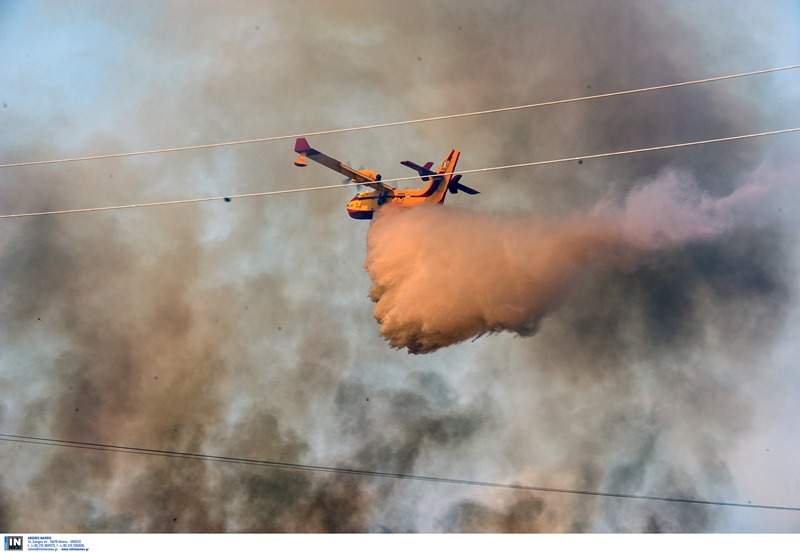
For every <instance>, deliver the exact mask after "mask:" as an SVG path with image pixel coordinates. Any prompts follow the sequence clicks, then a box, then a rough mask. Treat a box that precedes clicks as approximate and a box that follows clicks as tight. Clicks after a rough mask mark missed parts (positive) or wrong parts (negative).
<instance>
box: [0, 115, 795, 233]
mask: <svg viewBox="0 0 800 552" xmlns="http://www.w3.org/2000/svg"><path fill="white" fill-rule="evenodd" d="M798 131H800V127H796V128H787V129H782V130H771V131H767V132H756V133H752V134H742V135H739V136H726V137H723V138H711V139H709V140H699V141H695V142H684V143H681V144H667V145H663V146H653V147H649V148H638V149H632V150H625V151H613V152H608V153H596V154H592V155H579V156H574V157H564V158H561V159H550V160H546V161H531V162H528V163H517V164H514V165H503V166H499V167H484V168H481V169H468V170H464V171H457V172H458V173H459V174H471V173H482V172H491V171H502V170H509V169H519V168H524V167H537V166H541V165H552V164H556V163H567V162H570V161H583V160H587V159H600V158H604V157H619V156H622V155H632V154H636V153H646V152H653V151H662V150H669V149H677V148H687V147H691V146H700V145H705V144H716V143H720V142H733V141H736V140H746V139H750V138H761V137H764V136H776V135H779V134H788V133H792V132H798ZM418 178H419V177H418V176H409V177H402V178H391V179H383V181H382V182H384V183H388V182H404V181H408V180H416V179H418ZM358 185H359V184H358V183H355V182H352V183H349V184H333V185H329V186H314V187H310V188H291V189H287V190H274V191H271V192H254V193H250V194H237V195H227V196H213V197H198V198H191V199H175V200H170V201H156V202H151V203H135V204H130V205H112V206H107V207H86V208H81V209H64V210H60V211H41V212H37V213H13V214H7V215H0V219H11V218H22V217H37V216H43V215H63V214H69V213H91V212H97V211H113V210H120V209H135V208H140V207H157V206H162V205H179V204H185V203H200V202H204V201H220V200H223V199H224V200H230V199H241V198H250V197H262V196H274V195H284V194H294V193H300V192H316V191H321V190H332V189H336V188H347V187H351V186H358Z"/></svg>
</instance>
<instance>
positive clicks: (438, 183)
mask: <svg viewBox="0 0 800 552" xmlns="http://www.w3.org/2000/svg"><path fill="white" fill-rule="evenodd" d="M294 151H295V152H297V153H299V154H300V157H298V158H297V159H295V161H294V164H295V165H297V166H298V167H305V166H306V165H308V161H306V159H311V160H312V161H316V162H317V163H319V164H320V165H325V166H326V167H328V168H329V169H333V170H334V171H336V172H339V173H341V174H343V175H345V176H346V177H347V178H348V179H349V180H352V181H353V182H357V183H359V184H364V185H365V186H369V187H370V188H372V189H373V190H374V191H366V192H360V193H358V194H357V195H356V196H355V197H353V199H351V200H350V203H348V204H347V213H348V214H349V215H350V216H351V217H353V218H354V219H362V220H363V219H371V218H372V215H373V214H375V210H376V209H378V207H380V206H381V205H383V204H385V203H387V202H389V203H393V204H395V205H401V206H404V207H412V206H414V205H421V204H423V203H444V197H445V195H447V192H448V191H449V192H451V193H454V194H457V193H458V192H459V191H462V192H465V193H467V194H479V193H480V192H478V191H477V190H473V189H472V188H468V187H467V186H464V185H463V184H461V183H460V182H459V180H461V175H460V174H454V172H455V169H456V163H457V162H458V156H459V154H460V153H461V152H459V151H458V150H451V151H450V153H449V154H448V155H447V157H445V158H444V162H442V165H441V166H440V167H439V168H438V169H437V170H436V172H433V171H432V170H431V167H433V161H429V162H428V163H425V165H422V166H420V165H417V164H416V163H413V162H411V161H401V162H400V164H401V165H405V166H406V167H409V168H411V169H414V170H415V171H417V172H418V173H419V176H420V177H421V178H422V181H423V182H429V184H428V185H427V186H426V187H425V189H424V190H398V189H397V188H393V187H392V186H389V185H388V184H384V183H383V182H381V175H380V174H378V173H376V172H375V171H370V170H366V169H361V170H356V169H353V168H351V167H348V166H347V165H345V164H344V163H342V162H341V161H337V160H336V159H334V158H332V157H328V156H327V155H325V154H324V153H322V152H319V151H317V150H315V149H313V148H312V147H311V146H309V145H308V141H307V140H306V139H305V138H298V139H297V142H295V145H294Z"/></svg>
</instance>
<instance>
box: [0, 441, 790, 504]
mask: <svg viewBox="0 0 800 552" xmlns="http://www.w3.org/2000/svg"><path fill="white" fill-rule="evenodd" d="M0 441H5V442H11V443H25V444H31V445H46V446H56V447H66V448H76V449H88V450H97V451H101V452H119V453H125V454H138V455H144V456H160V457H165V458H183V459H187V460H203V461H207V462H221V463H228V464H241V465H250V466H261V467H269V468H280V469H291V470H301V471H311V472H321V473H335V474H340V475H355V476H362V477H382V478H390V479H405V480H411V481H424V482H428V483H449V484H454V485H468V486H474V487H491V488H497V489H510V490H517V491H533V492H544V493H560V494H573V495H583V496H596V497H603V498H623V499H632V500H650V501H659V502H673V503H682V504H696V505H702V506H726V507H735V508H752V509H761V510H783V511H791V512H800V507H791V506H776V505H770V504H752V503H749V502H748V503H746V504H745V503H742V502H724V501H716V500H699V499H694V498H678V497H663V496H649V495H637V494H630V493H610V492H601V491H586V490H580V489H565V488H556V487H541V486H534V485H522V484H518V483H494V482H489V481H476V480H473V479H456V478H450V477H434V476H426V475H414V474H405V473H391V472H384V471H375V470H362V469H355V468H343V467H331V466H316V465H311V464H298V463H293V462H278V461H274V460H256V459H251V458H239V457H233V456H216V455H211V454H199V453H192V452H178V451H170V450H162V449H150V448H139V447H127V446H121V445H107V444H102V443H89V442H83V441H68V440H63V439H47V438H43V437H30V436H25V435H10V434H6V433H0Z"/></svg>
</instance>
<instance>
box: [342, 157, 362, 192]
mask: <svg viewBox="0 0 800 552" xmlns="http://www.w3.org/2000/svg"><path fill="white" fill-rule="evenodd" d="M345 165H347V166H348V167H349V166H350V162H349V161H348V162H347V163H345ZM364 169H365V167H364V165H361V166H360V167H359V168H357V169H356V170H357V171H359V172H360V171H363V170H364ZM352 181H353V179H352V178H350V177H349V176H348V177H347V178H345V179H343V180H342V184H350V183H351V182H352ZM363 188H364V186H363V185H361V184H357V185H356V189H357V190H361V189H363Z"/></svg>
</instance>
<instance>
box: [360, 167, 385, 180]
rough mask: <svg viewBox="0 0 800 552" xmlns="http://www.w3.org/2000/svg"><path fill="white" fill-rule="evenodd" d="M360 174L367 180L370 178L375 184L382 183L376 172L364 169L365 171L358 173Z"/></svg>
mask: <svg viewBox="0 0 800 552" xmlns="http://www.w3.org/2000/svg"><path fill="white" fill-rule="evenodd" d="M358 172H360V173H361V174H363V175H364V176H366V177H367V178H369V179H370V180H372V181H373V182H380V180H381V175H379V174H378V173H376V172H375V171H370V170H367V169H364V170H361V171H358Z"/></svg>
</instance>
